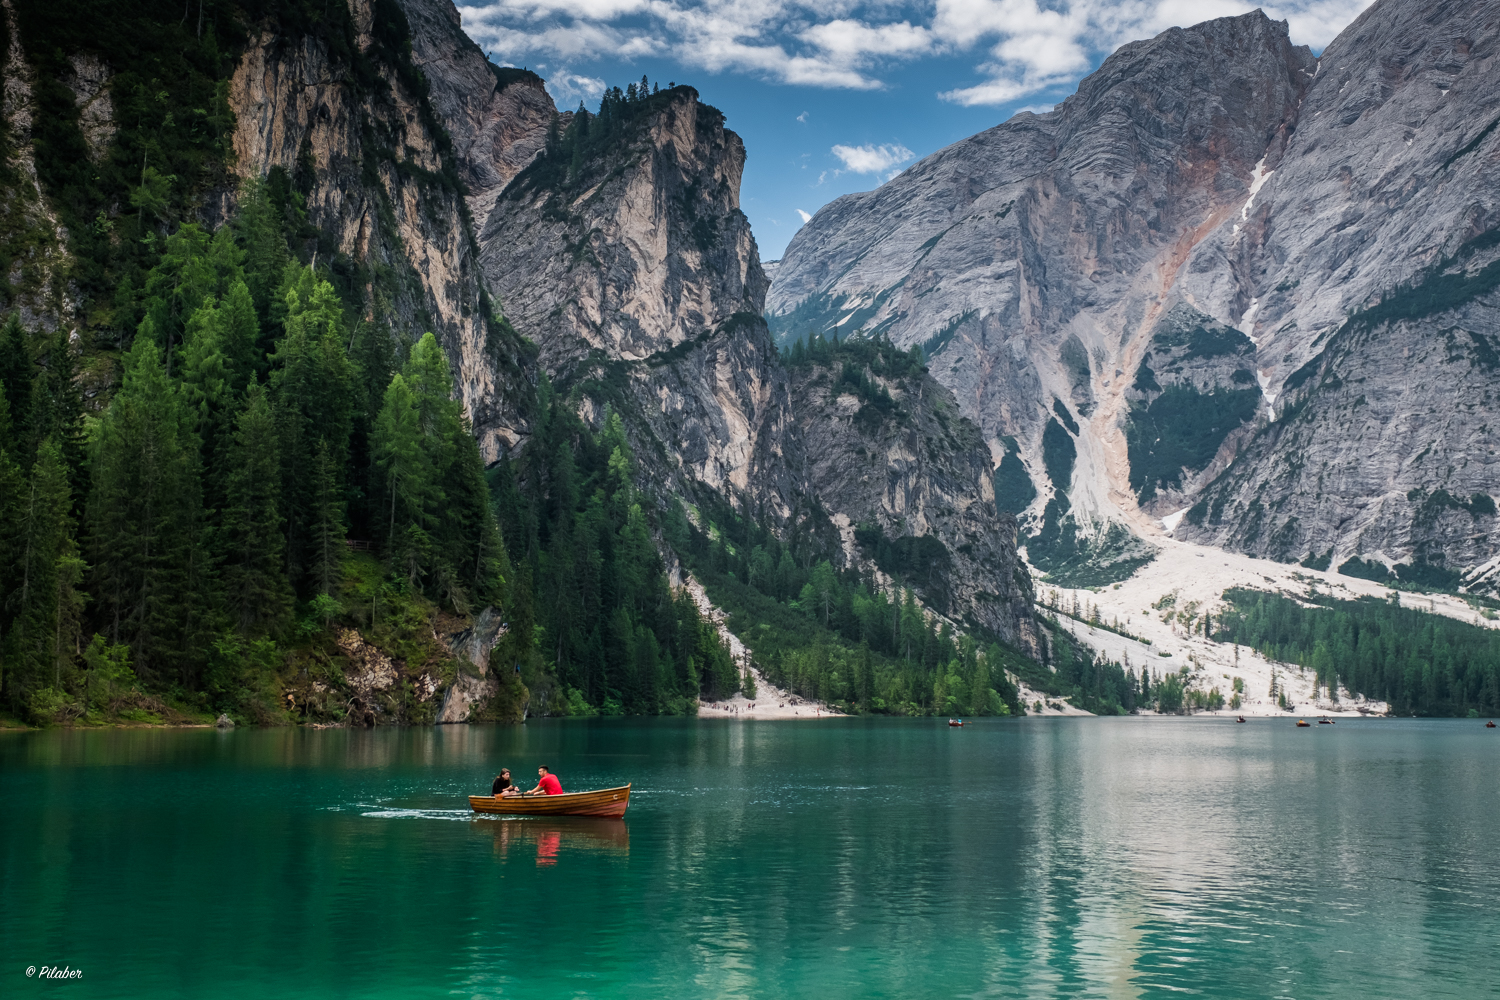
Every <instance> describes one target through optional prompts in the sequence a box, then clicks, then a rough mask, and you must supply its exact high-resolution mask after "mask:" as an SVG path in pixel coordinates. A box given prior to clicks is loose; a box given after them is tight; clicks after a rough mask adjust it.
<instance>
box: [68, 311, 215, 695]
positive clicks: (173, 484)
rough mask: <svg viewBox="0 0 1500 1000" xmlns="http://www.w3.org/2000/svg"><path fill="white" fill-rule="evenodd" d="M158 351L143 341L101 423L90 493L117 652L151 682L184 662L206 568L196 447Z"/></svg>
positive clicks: (103, 593)
mask: <svg viewBox="0 0 1500 1000" xmlns="http://www.w3.org/2000/svg"><path fill="white" fill-rule="evenodd" d="M190 426H191V424H190V422H189V421H188V420H186V419H185V415H184V414H183V413H182V407H181V404H180V401H179V399H178V397H177V393H176V392H175V391H174V389H173V387H172V384H171V383H170V382H169V381H168V379H167V377H166V371H165V368H164V366H163V363H162V358H161V351H160V349H159V348H158V346H157V345H156V344H155V343H154V342H153V341H151V340H149V339H147V338H144V337H142V338H138V339H137V341H136V343H135V346H134V347H132V349H131V351H130V353H129V354H127V355H126V357H125V372H124V379H123V382H122V384H121V386H120V391H119V392H118V394H116V396H115V398H114V401H113V402H112V403H111V404H110V408H109V409H108V410H107V411H106V412H105V414H104V417H103V419H102V420H101V421H100V427H99V435H98V440H97V447H96V452H95V455H94V458H93V462H92V465H93V471H94V477H93V485H92V489H91V491H90V495H89V528H90V531H89V536H90V550H91V552H92V553H93V556H92V562H93V567H94V570H93V580H94V585H93V587H92V588H91V591H92V593H93V594H94V595H95V597H96V599H97V600H98V601H99V602H100V604H101V606H102V610H103V613H104V619H105V624H106V628H107V629H108V631H109V633H110V637H111V641H112V642H113V643H115V644H119V643H122V642H123V643H126V644H128V645H129V646H130V647H131V648H132V649H133V650H134V652H135V657H136V669H137V671H138V672H140V673H142V674H144V675H146V676H152V675H154V674H156V673H157V672H158V670H159V669H161V668H162V667H164V666H165V665H167V664H168V663H170V662H172V661H174V660H176V659H177V657H178V656H179V655H180V653H181V650H182V648H183V647H182V645H181V640H182V639H183V638H184V632H185V631H186V629H187V627H188V623H189V618H190V616H191V614H192V612H193V609H194V608H195V607H196V606H197V605H198V599H197V597H196V596H194V595H193V594H190V593H189V592H188V590H189V586H190V583H191V580H192V578H193V577H194V576H195V575H197V571H198V570H199V569H200V568H201V567H202V563H201V560H199V559H198V558H197V557H198V555H199V553H198V552H197V551H196V550H197V549H198V548H199V546H200V544H201V540H202V539H201V535H200V532H201V515H202V511H201V499H200V495H199V491H198V484H197V481H196V476H195V475H194V472H195V470H196V452H197V441H196V439H195V438H194V437H193V435H192V434H191V433H190V432H189V431H188V427H190Z"/></svg>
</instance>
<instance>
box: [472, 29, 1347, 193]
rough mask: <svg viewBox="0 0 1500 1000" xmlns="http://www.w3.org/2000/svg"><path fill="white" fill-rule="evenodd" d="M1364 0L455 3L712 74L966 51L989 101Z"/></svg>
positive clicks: (530, 56) (1311, 37)
mask: <svg viewBox="0 0 1500 1000" xmlns="http://www.w3.org/2000/svg"><path fill="white" fill-rule="evenodd" d="M1370 2H1371V0H1270V2H1266V3H1257V0H921V2H918V0H493V2H485V0H476V2H475V3H473V4H471V5H469V6H464V7H460V8H459V11H460V13H461V14H462V15H463V23H464V28H465V30H466V31H468V33H469V34H470V36H471V37H473V38H474V39H475V41H477V42H479V44H480V45H481V46H483V47H484V48H486V49H488V50H490V51H491V52H492V53H493V54H494V55H495V56H496V57H497V58H500V59H504V60H506V61H509V62H515V63H526V62H528V61H529V62H531V63H536V62H538V61H540V60H551V61H553V62H554V63H555V64H558V65H567V66H572V67H583V66H587V64H588V63H589V62H591V61H594V60H620V59H625V60H629V59H632V58H635V57H641V56H652V57H656V58H664V59H670V60H672V61H674V62H677V63H680V64H681V65H683V66H684V67H690V68H694V69H699V70H702V71H705V72H708V73H740V74H746V75H750V76H754V77H756V78H759V79H764V80H770V81H773V82H778V83H784V84H790V85H797V86H809V87H824V88H840V89H852V90H877V89H880V88H882V87H884V86H885V81H884V79H883V78H882V75H883V73H884V72H885V71H886V70H888V69H889V68H890V67H892V66H893V65H895V64H897V63H899V62H903V61H910V60H917V59H924V58H930V57H934V56H946V57H957V58H959V59H970V60H972V62H971V63H970V65H971V66H972V76H971V77H970V78H969V80H967V81H957V80H955V81H954V83H956V84H959V85H958V86H955V87H953V88H952V89H949V90H946V91H944V92H943V93H942V94H941V96H942V97H943V98H944V99H946V100H949V101H953V102H955V103H958V104H964V105H994V104H1005V103H1009V102H1011V101H1015V100H1019V99H1023V98H1026V97H1029V96H1032V95H1040V94H1043V93H1045V92H1048V91H1055V90H1057V89H1058V88H1061V87H1066V86H1071V85H1072V84H1074V83H1076V82H1077V80H1078V79H1079V78H1081V77H1082V76H1083V75H1084V74H1085V73H1087V72H1088V71H1089V69H1090V68H1091V67H1092V66H1093V65H1095V64H1096V63H1097V62H1098V60H1099V58H1100V57H1101V56H1103V55H1104V54H1106V53H1108V52H1110V51H1112V50H1114V49H1115V48H1116V47H1118V46H1119V45H1121V44H1123V43H1124V42H1127V41H1131V40H1133V39H1137V38H1147V37H1150V36H1151V35H1154V34H1156V33H1158V32H1160V31H1162V30H1164V29H1166V28H1169V27H1172V26H1173V25H1190V24H1196V23H1198V22H1199V21H1204V20H1207V19H1210V18H1214V17H1223V16H1228V15H1234V14H1243V13H1245V12H1247V11H1250V10H1254V9H1255V8H1256V7H1257V6H1259V7H1261V8H1262V9H1263V10H1265V12H1266V14H1267V15H1268V16H1269V17H1271V18H1273V19H1278V20H1282V19H1284V20H1286V21H1288V22H1289V27H1290V32H1291V36H1292V41H1294V42H1296V43H1299V44H1307V45H1311V46H1313V47H1314V48H1320V47H1322V46H1324V45H1326V44H1328V42H1329V41H1331V40H1332V39H1333V37H1334V35H1335V34H1337V33H1338V31H1339V30H1340V29H1342V28H1343V27H1344V26H1345V25H1347V24H1348V23H1349V22H1350V21H1352V20H1353V19H1354V18H1355V17H1356V16H1358V14H1359V13H1360V11H1362V10H1364V8H1365V7H1367V6H1369V4H1370ZM555 75H556V74H555V73H554V76H555ZM549 79H550V78H549ZM576 79H577V80H580V81H582V80H592V78H591V77H585V76H579V77H576ZM851 169H852V168H851Z"/></svg>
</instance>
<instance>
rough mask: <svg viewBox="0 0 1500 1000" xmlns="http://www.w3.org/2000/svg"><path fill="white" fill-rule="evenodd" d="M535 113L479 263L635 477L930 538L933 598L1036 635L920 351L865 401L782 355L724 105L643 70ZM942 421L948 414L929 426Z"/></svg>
mask: <svg viewBox="0 0 1500 1000" xmlns="http://www.w3.org/2000/svg"><path fill="white" fill-rule="evenodd" d="M428 71H429V73H430V74H433V75H434V77H435V75H436V73H437V72H438V65H437V64H436V63H430V64H429V65H428ZM446 86H448V84H446V83H440V82H436V80H435V82H434V92H440V91H441V90H442V88H444V87H446ZM440 106H441V105H440ZM462 128H463V126H462V125H455V126H454V127H453V129H452V131H453V132H454V133H455V134H460V133H461V132H462ZM542 131H543V135H542V142H543V145H544V146H545V147H546V148H544V149H542V151H541V153H540V155H538V156H537V157H536V158H535V159H534V160H532V162H531V163H530V164H529V165H528V166H527V167H526V168H525V169H523V170H522V171H521V172H520V173H518V174H517V175H516V176H515V177H514V179H512V180H511V181H510V182H509V184H507V185H505V186H504V187H503V189H502V190H501V191H500V192H499V194H498V196H497V197H496V198H495V200H494V203H493V206H494V207H493V209H492V210H491V212H490V215H489V216H488V218H487V219H485V220H484V222H483V224H482V227H481V230H480V236H479V240H480V243H481V245H482V246H483V256H482V260H483V266H484V272H485V275H486V276H487V278H488V279H489V281H490V284H491V287H492V288H493V290H494V292H495V294H496V296H497V298H498V300H499V302H501V303H502V304H503V308H504V310H505V313H506V316H507V317H508V318H509V320H510V322H512V323H513V324H514V325H515V328H516V329H517V330H518V331H520V332H521V333H522V334H523V335H525V336H527V337H528V338H530V339H532V340H533V341H534V342H535V343H536V345H537V347H538V350H539V359H538V360H539V362H540V364H541V365H542V367H543V368H544V369H545V370H546V371H547V373H548V374H549V376H550V377H551V379H552V380H553V381H554V382H555V384H556V386H557V387H558V388H559V389H560V390H561V391H565V392H570V393H574V394H576V397H577V400H578V405H579V406H580V408H581V409H582V410H583V412H584V413H585V415H586V416H587V417H589V418H590V419H591V420H592V421H593V422H595V423H596V424H597V423H599V422H601V421H602V420H603V417H604V414H605V412H606V409H608V410H610V411H612V412H616V413H619V414H621V416H622V417H624V418H625V419H626V421H627V426H628V427H629V430H630V434H631V436H632V438H633V441H634V444H635V451H636V454H637V456H638V457H639V458H640V460H641V462H642V467H643V474H642V484H643V486H644V487H645V488H647V489H648V491H650V492H653V493H654V494H655V495H657V496H658V497H659V498H661V502H663V503H665V502H668V500H669V498H671V497H673V496H677V497H682V498H684V499H685V500H687V501H689V504H690V505H691V504H692V502H693V500H694V498H695V497H699V496H707V495H710V494H711V495H712V496H713V497H717V498H718V499H719V501H720V502H723V501H726V500H727V501H728V502H730V503H731V504H733V505H734V506H736V507H739V506H740V505H742V504H745V503H748V504H752V505H754V507H755V509H757V510H760V511H764V512H765V516H767V517H769V518H770V519H771V520H772V521H774V522H775V523H776V524H778V525H780V526H781V528H782V530H785V531H788V532H791V531H794V530H795V531H799V532H803V533H804V534H807V535H809V536H816V537H817V538H818V539H819V542H818V545H819V547H820V550H821V551H822V552H823V553H824V554H826V555H827V556H829V557H831V558H832V559H833V560H834V561H835V563H836V564H839V565H862V566H865V567H866V568H867V569H868V570H869V571H871V572H880V570H879V567H878V566H876V565H875V563H874V555H873V553H874V551H875V550H874V549H873V548H872V549H870V550H869V551H866V550H865V549H864V548H862V547H861V546H860V544H858V542H857V541H856V538H855V535H856V528H857V527H858V526H859V525H862V524H863V525H866V526H868V527H870V528H871V529H872V530H875V529H877V528H878V532H879V533H881V534H883V535H889V536H891V537H893V538H917V537H921V538H925V539H930V541H929V542H928V544H929V546H930V547H934V548H935V549H936V550H941V558H939V559H937V561H936V562H931V563H928V564H924V566H926V571H925V572H924V578H923V580H921V581H919V582H918V585H919V587H920V589H921V592H922V593H923V595H924V597H925V598H926V599H927V600H928V603H929V604H930V605H931V606H933V607H934V608H935V609H937V610H940V611H943V612H945V613H947V614H949V615H951V616H952V617H954V618H955V619H958V620H964V619H968V620H971V621H973V622H975V623H977V624H980V625H982V626H984V627H986V628H987V629H989V630H990V631H992V632H994V633H996V634H999V635H1001V636H1004V637H1006V638H1009V639H1012V640H1013V641H1016V642H1018V643H1020V644H1021V645H1022V646H1025V647H1033V646H1034V644H1035V637H1034V636H1035V631H1034V626H1033V625H1032V623H1031V618H1030V610H1029V600H1030V589H1029V578H1028V577H1027V576H1026V574H1025V573H1024V570H1021V571H1019V572H1018V565H1017V563H1016V557H1015V544H1014V539H1015V531H1014V525H1013V522H1011V521H1010V519H1008V518H1007V517H1005V516H1003V515H1001V514H1000V513H999V512H997V511H996V510H995V508H994V507H993V504H992V502H991V501H992V492H991V486H990V483H989V477H988V472H987V452H986V450H985V448H984V446H983V443H982V440H981V439H980V438H979V437H978V435H977V433H972V432H965V431H963V430H962V427H961V425H963V424H964V423H965V422H964V421H963V420H962V418H961V417H959V416H958V414H957V412H956V408H955V407H954V404H953V402H952V400H951V397H949V396H948V394H947V393H946V391H944V390H942V389H941V388H940V387H939V386H938V385H937V384H936V383H934V382H932V381H931V380H930V379H929V378H926V377H925V376H924V375H923V374H922V373H921V371H920V367H921V366H920V365H919V366H918V370H917V371H914V372H912V373H909V375H907V376H904V377H905V381H904V382H903V381H902V378H903V377H902V376H892V377H887V376H886V375H884V374H882V372H883V369H882V370H881V371H874V370H871V369H870V367H869V366H868V365H866V366H865V370H864V376H865V380H866V381H865V384H866V386H867V391H869V390H868V386H869V385H871V384H872V383H871V381H870V380H871V379H874V380H875V383H878V384H879V385H880V386H881V388H882V391H883V392H884V393H885V394H886V396H885V398H886V399H888V400H895V399H899V400H900V401H901V405H900V407H899V412H897V408H895V407H892V408H891V409H890V411H889V412H882V413H879V414H877V419H874V420H871V419H870V418H869V417H868V415H867V416H866V417H865V418H864V419H863V420H861V419H860V418H859V412H860V404H859V402H858V401H857V400H852V401H851V399H850V397H848V396H846V395H843V394H841V393H840V391H838V388H837V386H836V385H828V386H827V387H826V388H824V389H822V390H821V391H815V390H814V389H813V388H811V387H810V386H807V385H805V384H804V382H805V379H806V378H811V377H812V376H810V375H806V376H804V375H799V374H794V373H793V372H791V371H789V369H788V368H787V366H786V364H785V362H784V359H782V358H781V357H780V355H779V353H778V351H777V350H776V348H775V346H774V344H773V343H772V340H771V337H770V333H769V331H768V329H767V327H766V324H765V322H764V320H763V319H762V316H761V313H762V311H763V308H764V297H765V291H766V287H767V281H766V278H765V276H764V273H763V272H762V269H761V266H760V260H759V254H758V252H757V250H756V247H755V241H754V237H753V236H752V235H751V233H750V227H749V223H748V221H747V220H746V219H745V216H744V215H743V213H742V212H741V211H740V210H739V185H740V177H741V174H742V171H743V168H744V162H745V150H744V146H743V144H742V143H741V141H740V139H739V137H738V136H737V135H735V133H734V132H732V131H729V130H728V129H726V128H725V122H724V117H723V115H722V114H721V113H720V112H719V111H717V110H716V109H714V108H712V107H711V106H708V105H706V104H704V103H702V102H701V101H700V100H699V97H698V94H697V92H696V91H695V90H693V89H692V88H691V87H685V86H680V87H675V88H672V89H669V90H666V91H659V90H658V91H653V92H651V93H647V91H646V89H645V85H644V84H642V86H641V88H640V89H639V90H638V91H637V90H636V89H635V88H634V87H632V88H631V91H630V93H629V94H616V95H615V96H614V97H611V98H607V99H606V101H605V102H604V105H603V106H602V107H601V110H600V113H599V114H598V115H584V116H579V117H578V118H571V119H569V120H566V121H562V120H560V121H559V122H558V124H557V126H556V128H555V130H554V131H553V133H552V138H551V140H550V144H549V140H547V137H546V134H545V132H546V130H542ZM526 141H528V142H532V143H533V144H534V142H535V130H534V131H533V133H531V138H529V139H527V140H526ZM499 148H501V147H499V146H495V145H492V144H491V145H485V146H484V148H483V153H482V155H483V156H490V155H492V153H493V151H494V150H495V149H499ZM508 148H509V147H507V148H506V149H503V150H502V152H501V155H502V156H503V155H507V150H508ZM851 364H852V362H851ZM876 367H877V368H878V367H879V365H878V364H877V365H876ZM841 373H842V369H840V372H839V373H835V374H841ZM823 379H824V383H828V382H830V378H829V376H828V373H827V372H824V373H823ZM831 381H832V382H837V379H836V378H833V379H832V380H831ZM855 382H856V383H857V382H858V379H857V378H856V379H855ZM940 413H943V415H941V416H939V414H940ZM948 413H951V416H950V415H947V414H948ZM938 420H942V421H943V422H944V431H945V435H940V436H939V437H938V438H937V439H936V440H935V441H933V442H932V443H930V444H929V443H927V442H926V437H927V433H928V431H929V428H928V427H927V424H928V423H933V424H934V426H936V421H938ZM971 431H972V429H971ZM856 470H857V471H856ZM705 490H706V491H709V494H704V493H703V492H702V491H705Z"/></svg>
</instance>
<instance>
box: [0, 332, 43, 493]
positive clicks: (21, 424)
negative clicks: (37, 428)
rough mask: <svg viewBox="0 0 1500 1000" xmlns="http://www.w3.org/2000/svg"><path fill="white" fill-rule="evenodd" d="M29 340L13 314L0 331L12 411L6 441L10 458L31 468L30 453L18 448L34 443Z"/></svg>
mask: <svg viewBox="0 0 1500 1000" xmlns="http://www.w3.org/2000/svg"><path fill="white" fill-rule="evenodd" d="M29 341H30V338H29V336H28V335H27V333H26V328H25V327H24V326H22V325H21V317H20V314H18V313H11V314H10V316H9V317H8V318H7V319H6V321H5V326H4V328H0V383H4V385H5V400H6V403H7V407H8V409H9V411H10V428H9V433H8V434H7V435H6V441H8V442H11V444H12V448H11V458H12V459H14V460H15V461H16V462H19V463H20V464H21V465H23V466H25V465H29V464H31V455H30V453H29V452H30V449H29V448H28V447H15V445H16V444H17V443H19V442H20V441H28V442H33V443H34V442H35V440H36V439H35V438H34V437H32V434H31V409H32V405H31V391H32V383H33V381H34V380H35V379H36V363H35V362H34V361H33V360H32V358H31V346H30V343H29Z"/></svg>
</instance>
